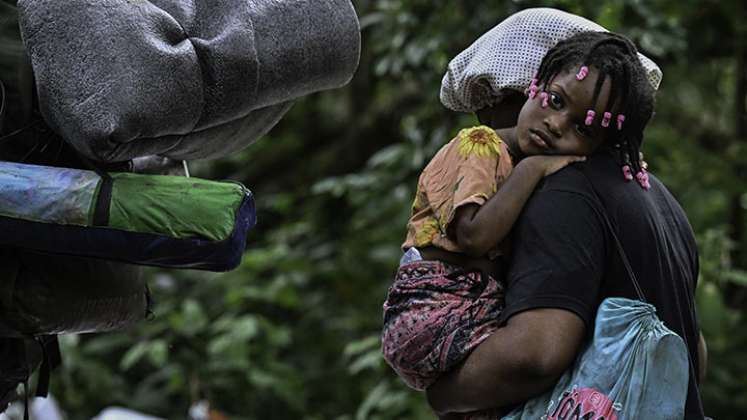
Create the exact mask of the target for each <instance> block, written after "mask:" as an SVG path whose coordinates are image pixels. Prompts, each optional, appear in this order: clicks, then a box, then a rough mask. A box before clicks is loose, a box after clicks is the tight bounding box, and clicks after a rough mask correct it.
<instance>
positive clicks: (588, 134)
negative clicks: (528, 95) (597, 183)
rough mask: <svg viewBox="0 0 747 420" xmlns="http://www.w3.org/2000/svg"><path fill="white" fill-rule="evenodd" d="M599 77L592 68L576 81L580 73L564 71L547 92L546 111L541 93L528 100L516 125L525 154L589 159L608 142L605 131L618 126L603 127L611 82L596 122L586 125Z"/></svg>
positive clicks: (602, 96)
mask: <svg viewBox="0 0 747 420" xmlns="http://www.w3.org/2000/svg"><path fill="white" fill-rule="evenodd" d="M597 76H598V72H597V70H596V69H594V68H591V69H589V74H588V75H587V76H586V78H584V79H583V80H580V81H579V80H576V73H574V72H562V73H559V74H558V75H557V76H556V77H555V79H554V80H553V81H552V83H551V84H550V85H549V86H548V87H547V89H546V90H547V94H548V100H547V102H548V106H547V107H546V108H542V98H541V97H540V94H539V93H538V94H537V96H536V97H535V98H534V99H527V101H526V103H525V104H524V106H523V107H522V108H521V112H520V113H519V119H518V122H517V125H516V137H517V142H518V147H519V149H520V151H521V153H522V154H523V155H525V156H531V155H540V154H543V155H582V156H586V155H589V154H591V153H592V152H594V150H596V148H597V147H598V146H599V145H600V144H602V143H603V142H604V139H605V137H606V135H605V131H606V130H609V129H614V128H612V127H614V126H615V124H616V123H615V121H610V128H604V127H602V126H601V125H600V122H601V121H602V116H603V114H604V111H605V110H607V109H608V107H607V101H608V99H609V93H610V81H609V79H607V80H605V81H604V84H603V85H602V89H601V91H600V92H599V99H598V100H597V107H596V109H594V111H595V112H596V115H595V117H594V122H593V123H592V124H591V125H586V124H585V122H584V121H585V120H586V112H587V111H588V110H589V109H591V104H592V100H593V98H594V85H595V83H596V81H597ZM613 115H614V114H613ZM613 119H614V117H613Z"/></svg>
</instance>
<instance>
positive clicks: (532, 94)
mask: <svg viewBox="0 0 747 420" xmlns="http://www.w3.org/2000/svg"><path fill="white" fill-rule="evenodd" d="M538 89H539V88H538V87H537V85H535V84H534V83H532V84H531V85H530V86H529V99H534V97H535V96H537V90H538Z"/></svg>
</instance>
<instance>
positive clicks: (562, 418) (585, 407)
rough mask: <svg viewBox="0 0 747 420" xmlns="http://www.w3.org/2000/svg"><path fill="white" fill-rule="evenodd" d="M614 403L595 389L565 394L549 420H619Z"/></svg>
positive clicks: (575, 390) (578, 390) (583, 389)
mask: <svg viewBox="0 0 747 420" xmlns="http://www.w3.org/2000/svg"><path fill="white" fill-rule="evenodd" d="M612 404H613V401H612V400H610V399H609V398H607V396H606V395H604V394H603V393H602V392H600V391H597V390H596V389H593V388H579V389H574V390H573V391H571V392H564V393H563V396H562V397H561V398H560V401H559V402H558V405H556V406H555V408H554V409H553V410H552V413H550V415H549V416H548V417H547V420H570V419H583V420H617V414H616V413H615V409H614V408H613V407H612Z"/></svg>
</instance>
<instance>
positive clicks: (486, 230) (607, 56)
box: [382, 9, 660, 390]
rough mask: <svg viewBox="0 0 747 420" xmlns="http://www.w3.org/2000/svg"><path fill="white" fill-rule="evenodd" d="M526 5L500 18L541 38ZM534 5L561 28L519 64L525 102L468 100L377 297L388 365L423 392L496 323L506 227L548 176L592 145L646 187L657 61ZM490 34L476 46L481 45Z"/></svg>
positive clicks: (506, 68)
mask: <svg viewBox="0 0 747 420" xmlns="http://www.w3.org/2000/svg"><path fill="white" fill-rule="evenodd" d="M528 12H529V11H525V12H522V13H520V14H517V15H514V16H513V17H512V18H509V19H507V20H506V21H505V22H504V23H502V24H501V25H505V24H506V22H510V23H511V24H514V25H515V24H516V21H517V19H519V18H522V20H521V22H520V23H521V24H523V25H525V27H526V28H527V30H528V31H529V32H530V33H529V34H528V35H527V34H525V35H526V37H527V38H531V37H532V36H535V38H536V37H537V34H536V33H531V32H532V31H535V32H542V31H538V30H537V26H538V25H540V23H539V22H540V21H539V20H537V21H534V22H533V21H532V19H531V17H532V16H531V13H528ZM532 13H535V14H537V13H540V14H542V15H543V17H544V18H545V20H544V21H542V22H543V23H544V24H546V25H547V24H548V22H549V25H550V26H551V29H553V30H556V31H557V30H558V28H561V29H562V30H564V31H565V32H566V33H565V35H566V36H563V37H559V39H560V42H558V43H557V45H555V46H553V47H552V48H549V47H550V46H552V45H548V46H547V49H545V52H546V54H544V57H542V59H541V63H540V64H539V65H538V66H536V65H535V66H534V67H533V68H531V69H524V70H522V71H523V72H525V73H526V72H531V74H534V75H535V77H534V78H533V79H532V80H531V82H530V83H529V87H528V88H526V90H525V94H526V99H525V100H524V101H522V102H523V103H522V102H518V104H516V105H514V106H512V104H511V102H512V101H511V100H510V99H511V98H512V97H511V96H507V97H504V98H502V99H503V100H502V101H500V102H498V101H497V99H501V98H495V97H493V98H492V101H491V98H490V97H489V95H485V100H484V103H483V104H482V106H480V107H479V108H477V109H469V110H470V111H476V113H477V116H478V119H479V120H480V122H481V123H482V124H484V125H481V126H478V127H473V128H468V129H464V130H461V131H460V132H459V134H458V135H457V137H456V138H455V139H453V140H452V141H451V142H449V143H448V144H446V145H445V146H443V147H442V148H441V150H440V151H439V152H438V153H437V154H436V156H435V157H434V158H433V159H432V160H431V162H430V163H429V164H428V165H427V166H426V168H425V169H424V171H423V173H422V174H421V176H420V179H419V182H418V189H417V193H416V197H415V201H414V203H413V206H412V216H411V219H410V221H409V223H408V233H407V239H406V240H405V242H404V244H403V245H402V248H403V250H405V255H404V256H403V259H402V261H401V264H400V267H399V270H398V271H397V274H396V276H395V280H394V283H393V284H392V286H391V288H390V289H389V293H388V296H387V300H386V302H385V303H384V331H383V335H382V342H383V346H382V350H383V353H384V356H385V358H386V360H387V362H388V363H389V364H390V365H391V366H392V367H393V368H394V369H395V371H396V372H397V373H398V374H399V376H400V377H401V378H402V379H404V380H405V382H406V383H407V384H408V385H409V386H411V387H413V388H415V389H418V390H424V389H426V388H428V387H429V386H430V385H431V384H433V383H434V382H435V381H436V380H437V379H438V378H439V377H440V376H441V375H443V374H444V373H446V372H448V371H450V370H451V369H453V368H454V367H455V366H457V365H458V364H459V363H460V362H462V361H463V360H464V359H465V358H466V357H467V356H468V355H469V354H470V352H471V351H472V350H473V349H475V348H476V347H477V346H478V345H479V344H480V343H482V342H483V341H484V340H485V339H486V338H487V337H489V336H490V334H491V333H492V332H494V331H495V330H496V329H497V328H498V319H499V316H500V313H501V310H502V305H503V296H504V284H503V275H504V269H505V266H506V258H507V256H508V253H509V252H510V243H509V242H510V241H509V239H508V236H509V233H510V231H511V228H512V226H513V225H514V223H515V222H516V220H517V218H518V216H519V214H520V212H521V210H522V208H523V206H524V204H525V203H526V202H527V200H528V199H529V197H530V195H531V194H532V192H533V190H534V189H535V187H536V186H537V184H538V183H539V182H540V181H541V180H542V179H543V178H544V177H546V176H548V175H550V174H553V173H555V172H556V171H558V170H560V169H562V168H564V167H565V166H567V165H569V164H571V163H574V162H578V161H582V160H584V159H585V156H588V155H591V154H593V153H611V154H612V155H614V157H615V161H616V162H617V163H618V165H619V167H620V178H621V179H624V180H625V181H635V182H636V183H638V185H639V186H640V187H641V188H642V189H644V190H646V189H648V188H649V187H650V185H649V181H648V174H647V173H646V169H645V164H644V163H643V162H642V160H641V159H640V154H639V148H640V144H641V142H642V138H643V129H644V128H645V126H646V124H647V123H648V121H649V119H650V117H651V115H652V113H653V104H654V88H655V87H656V86H658V81H659V78H660V73H659V72H658V68H655V65H653V63H651V62H650V61H648V60H647V59H643V60H641V56H640V55H639V54H638V52H637V50H636V48H635V46H634V45H633V44H632V43H631V42H630V41H629V40H628V39H627V38H625V37H623V36H621V35H618V34H614V33H610V32H606V31H603V30H602V29H603V28H600V27H598V26H597V25H594V24H593V23H591V22H588V21H586V20H584V19H582V18H578V17H577V16H573V15H568V14H566V13H563V12H558V11H554V10H549V9H535V10H534V11H532ZM519 15H521V16H519ZM527 15H530V16H529V19H527ZM548 16H549V19H548ZM501 25H499V26H498V27H496V28H494V30H495V29H500V27H501ZM553 25H554V26H553ZM504 29H505V28H504ZM545 32H547V31H545ZM550 32H552V31H550ZM561 32H562V31H561ZM487 35H488V34H486V36H487ZM486 36H484V37H483V38H481V39H480V40H478V41H477V42H476V43H475V45H479V44H480V43H481V42H488V41H485V38H486ZM521 41H526V39H522V40H521ZM522 45H527V44H526V43H522ZM473 47H474V45H473ZM471 48H472V47H471ZM478 48H479V47H478ZM514 48H517V47H516V46H514ZM483 51H485V50H484V49H483ZM534 52H535V53H536V51H534ZM502 53H505V50H503V51H502ZM515 55H516V54H515ZM516 56H517V57H518V56H519V55H516ZM522 57H526V54H525V55H523V56H522ZM455 61H456V60H455ZM516 61H517V62H519V63H520V64H524V65H525V66H527V65H531V64H532V60H531V59H524V60H523V62H522V60H518V59H517V60H516ZM642 61H643V63H644V64H646V65H647V67H648V68H646V67H644V64H642ZM516 64H517V63H516V62H514V63H510V64H507V63H504V65H503V68H499V69H497V71H498V72H499V73H500V72H501V71H503V76H505V74H511V73H512V71H513V70H512V69H511V67H512V66H516ZM460 70H461V71H468V70H465V69H463V68H462V69H460ZM514 73H515V72H514ZM652 74H653V77H652ZM449 77H450V75H449V74H447V76H446V77H445V83H446V80H447V78H449ZM498 79H500V77H493V78H492V81H493V82H496V80H498ZM504 79H505V77H504ZM514 79H515V80H519V82H518V83H517V82H516V81H514V82H513V85H514V87H516V84H519V85H522V84H521V82H520V79H521V78H520V77H519V78H514ZM511 84H512V83H508V85H511ZM652 84H653V87H652ZM475 85H478V86H479V83H475ZM523 86H526V84H523ZM503 87H505V86H503ZM468 91H469V90H465V92H468ZM448 93H449V92H447V95H444V92H442V100H444V97H446V99H447V101H448V102H449V104H450V105H452V106H450V107H451V108H454V109H458V108H459V105H458V102H459V99H464V98H459V97H458V95H456V96H455V95H449V94H448ZM467 94H472V95H474V90H473V91H472V93H465V94H464V95H467ZM514 98H515V97H514ZM447 101H445V103H446V102H447ZM465 102H469V103H471V104H474V103H475V102H480V101H475V98H474V97H472V98H467V99H466V100H465ZM491 102H492V103H491ZM496 102H498V103H496ZM449 104H447V105H449ZM455 104H456V105H455ZM517 114H518V115H517Z"/></svg>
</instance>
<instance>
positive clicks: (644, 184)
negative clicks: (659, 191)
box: [635, 171, 651, 190]
mask: <svg viewBox="0 0 747 420" xmlns="http://www.w3.org/2000/svg"><path fill="white" fill-rule="evenodd" d="M635 178H636V180H637V181H638V184H639V185H640V186H641V188H643V189H644V190H648V189H649V188H651V183H650V182H649V179H648V174H647V173H646V172H645V171H640V172H638V173H637V174H635Z"/></svg>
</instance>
